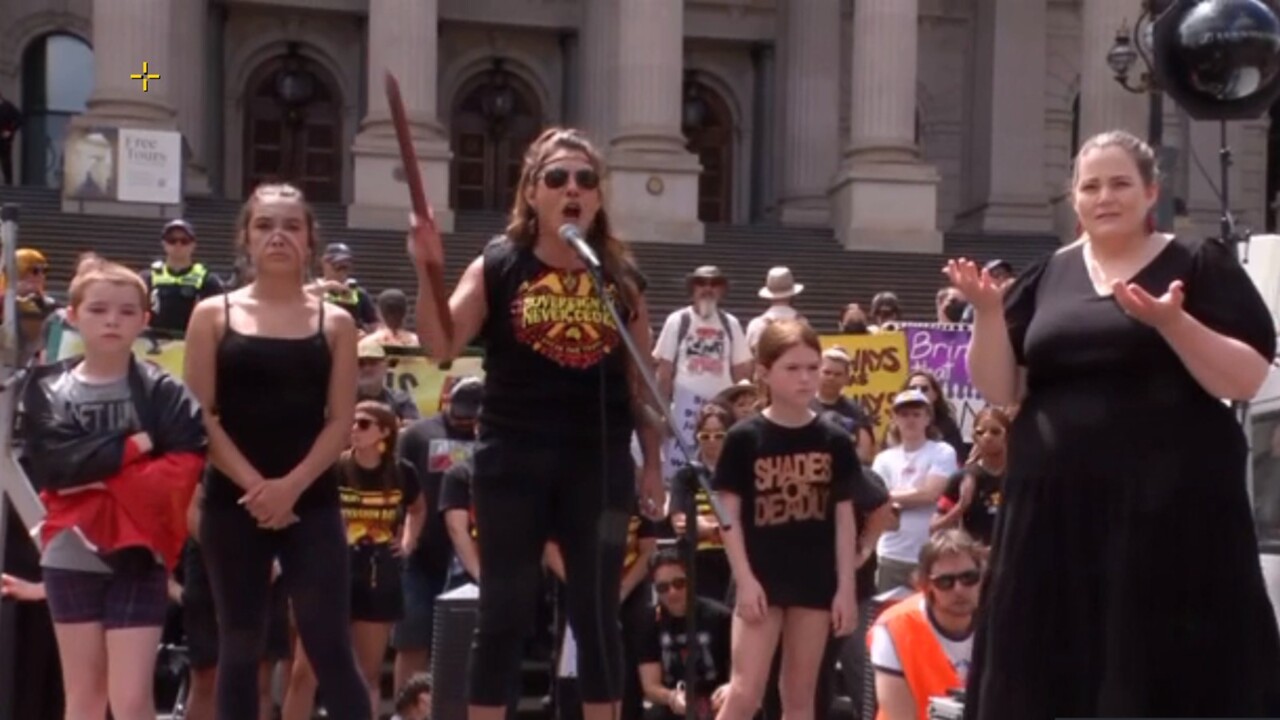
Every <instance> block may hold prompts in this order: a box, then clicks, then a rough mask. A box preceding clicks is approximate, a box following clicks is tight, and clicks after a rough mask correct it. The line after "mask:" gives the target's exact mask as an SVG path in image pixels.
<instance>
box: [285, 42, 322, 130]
mask: <svg viewBox="0 0 1280 720" xmlns="http://www.w3.org/2000/svg"><path fill="white" fill-rule="evenodd" d="M315 95H316V76H315V75H314V74H313V73H312V72H311V71H310V70H308V69H307V68H306V58H304V57H302V55H301V54H300V53H299V52H298V44H297V43H289V50H288V53H287V54H286V55H285V58H284V67H282V68H281V69H280V72H279V73H277V74H276V97H277V98H279V100H280V102H282V103H283V104H284V106H285V116H286V118H288V120H289V122H290V123H297V122H299V121H300V120H301V119H302V109H303V108H304V107H305V106H306V105H307V103H309V102H311V100H312V98H314V97H315Z"/></svg>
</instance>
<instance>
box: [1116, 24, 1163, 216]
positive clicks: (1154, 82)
mask: <svg viewBox="0 0 1280 720" xmlns="http://www.w3.org/2000/svg"><path fill="white" fill-rule="evenodd" d="M1113 1H1114V0H1113ZM1172 4H1173V0H1142V11H1141V12H1140V13H1139V14H1138V21H1137V22H1135V23H1134V24H1133V32H1132V33H1131V32H1130V29H1129V27H1128V25H1127V23H1126V24H1122V25H1121V26H1120V28H1119V29H1118V30H1117V31H1116V40H1115V43H1114V44H1113V45H1112V46H1111V49H1110V50H1108V51H1107V66H1108V67H1110V68H1111V72H1113V73H1115V79H1116V82H1117V83H1118V84H1119V85H1120V87H1122V88H1124V89H1125V90H1127V91H1129V92H1131V93H1135V94H1143V93H1145V94H1146V95H1147V102H1148V106H1147V143H1148V144H1150V145H1151V148H1152V149H1153V150H1155V152H1156V155H1157V157H1160V158H1161V159H1162V160H1163V159H1164V155H1165V150H1164V148H1163V145H1164V92H1163V90H1162V89H1161V87H1160V83H1159V81H1158V79H1157V77H1156V72H1155V60H1154V52H1153V50H1152V47H1153V37H1154V28H1155V22H1156V20H1157V19H1159V17H1160V16H1161V15H1162V14H1164V12H1165V11H1167V10H1168V9H1169V7H1170V6H1171V5H1172ZM1138 60H1141V61H1142V69H1141V73H1140V74H1139V75H1138V78H1137V80H1136V81H1135V80H1131V79H1130V75H1129V73H1130V71H1131V70H1133V67H1134V64H1135V63H1136V62H1137V61H1138ZM1162 164H1164V163H1162ZM1168 176H1169V175H1168V174H1166V177H1168ZM1165 189H1166V190H1167V189H1168V188H1165ZM1156 226H1157V227H1158V228H1159V229H1161V230H1169V229H1170V228H1171V227H1172V226H1173V194H1172V192H1163V193H1161V194H1160V202H1159V205H1158V207H1157V208H1156Z"/></svg>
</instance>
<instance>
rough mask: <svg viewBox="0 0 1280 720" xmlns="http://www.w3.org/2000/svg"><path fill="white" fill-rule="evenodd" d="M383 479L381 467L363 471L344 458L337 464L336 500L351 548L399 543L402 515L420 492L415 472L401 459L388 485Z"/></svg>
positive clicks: (352, 461) (387, 545) (411, 466)
mask: <svg viewBox="0 0 1280 720" xmlns="http://www.w3.org/2000/svg"><path fill="white" fill-rule="evenodd" d="M383 480H384V478H383V469H382V468H373V469H369V468H364V467H361V466H359V465H357V464H356V463H355V461H354V460H351V459H349V458H345V457H344V458H343V459H342V460H339V461H338V497H339V500H340V502H341V508H342V519H343V521H345V522H346V525H347V544H348V545H349V546H351V547H353V548H354V547H361V546H364V547H367V546H369V545H377V546H386V547H387V548H390V546H391V544H392V543H397V542H399V540H400V534H401V531H402V530H403V529H404V519H405V514H406V513H407V512H408V510H409V506H410V505H413V503H414V502H416V501H417V499H418V496H419V495H420V494H421V493H422V489H421V486H420V485H419V483H418V473H417V471H416V470H414V468H413V465H411V464H409V463H408V462H405V461H404V460H399V459H397V460H396V465H395V469H394V471H393V472H392V478H391V483H390V484H389V485H386V486H384V484H383Z"/></svg>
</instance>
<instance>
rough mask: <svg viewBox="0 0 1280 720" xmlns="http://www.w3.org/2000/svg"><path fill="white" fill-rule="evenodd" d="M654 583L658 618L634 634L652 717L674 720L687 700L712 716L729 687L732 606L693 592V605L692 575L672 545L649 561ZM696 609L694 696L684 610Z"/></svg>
mask: <svg viewBox="0 0 1280 720" xmlns="http://www.w3.org/2000/svg"><path fill="white" fill-rule="evenodd" d="M649 567H650V568H651V570H650V572H651V574H652V577H653V589H654V591H655V593H656V594H657V596H658V607H657V613H656V618H657V619H656V622H654V623H652V624H646V625H645V626H644V627H642V628H639V631H640V632H641V633H643V637H640V638H636V639H635V640H633V642H635V644H636V646H637V647H639V649H640V667H639V671H640V686H641V689H643V690H644V695H645V699H647V700H648V701H649V702H650V703H652V704H653V710H652V711H651V713H650V714H648V715H646V717H647V718H649V720H655V718H659V717H660V718H663V720H675V719H676V718H683V717H684V716H685V703H686V702H690V701H693V702H697V703H698V709H697V715H698V717H699V718H711V717H714V716H715V714H716V713H717V712H718V711H719V710H720V706H721V705H722V704H724V698H725V696H726V695H727V693H728V690H729V660H730V657H731V654H730V641H731V634H732V625H733V614H732V612H731V611H730V610H729V608H727V607H725V606H724V605H721V604H720V603H717V602H715V601H714V600H709V599H707V598H704V597H694V598H693V607H692V608H690V607H689V598H690V594H689V578H688V574H687V571H686V568H685V564H684V560H683V559H682V558H681V557H680V554H679V553H678V552H677V551H676V550H675V549H674V548H663V549H661V550H659V551H658V552H656V553H654V555H653V557H652V559H650V561H649ZM691 609H692V611H693V612H696V613H697V614H698V617H697V623H698V639H697V644H698V647H697V649H696V651H695V653H693V654H692V656H693V657H696V658H697V660H696V662H697V670H696V672H697V676H698V686H697V687H696V688H695V692H694V693H692V697H690V694H689V693H688V688H686V687H685V685H684V681H685V662H686V661H687V660H688V659H689V657H691V653H690V652H689V643H688V638H687V637H686V635H685V616H686V615H687V614H688V613H689V612H690V610H691Z"/></svg>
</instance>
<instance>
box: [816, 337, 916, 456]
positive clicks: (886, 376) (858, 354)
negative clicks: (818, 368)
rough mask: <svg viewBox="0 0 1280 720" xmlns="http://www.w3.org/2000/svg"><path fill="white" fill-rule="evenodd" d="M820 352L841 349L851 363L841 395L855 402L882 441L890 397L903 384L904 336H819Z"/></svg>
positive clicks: (905, 368)
mask: <svg viewBox="0 0 1280 720" xmlns="http://www.w3.org/2000/svg"><path fill="white" fill-rule="evenodd" d="M821 340H822V349H823V350H826V349H828V348H832V347H840V348H843V349H844V351H845V352H846V353H848V354H849V358H850V359H851V360H852V361H853V365H852V367H853V381H852V382H851V383H850V384H849V387H847V388H845V395H847V396H849V397H850V398H851V399H853V400H855V401H857V402H858V404H859V405H861V406H862V409H863V410H865V411H866V412H867V416H868V417H870V418H872V419H873V420H875V423H876V436H877V437H878V438H881V439H883V438H884V435H885V433H886V432H888V429H889V421H890V419H892V417H893V396H894V395H896V394H897V393H898V392H899V391H901V390H902V385H903V383H905V382H906V381H907V373H908V357H907V341H906V336H905V335H904V334H903V333H901V332H884V333H877V334H874V335H823V336H822V338H821Z"/></svg>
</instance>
